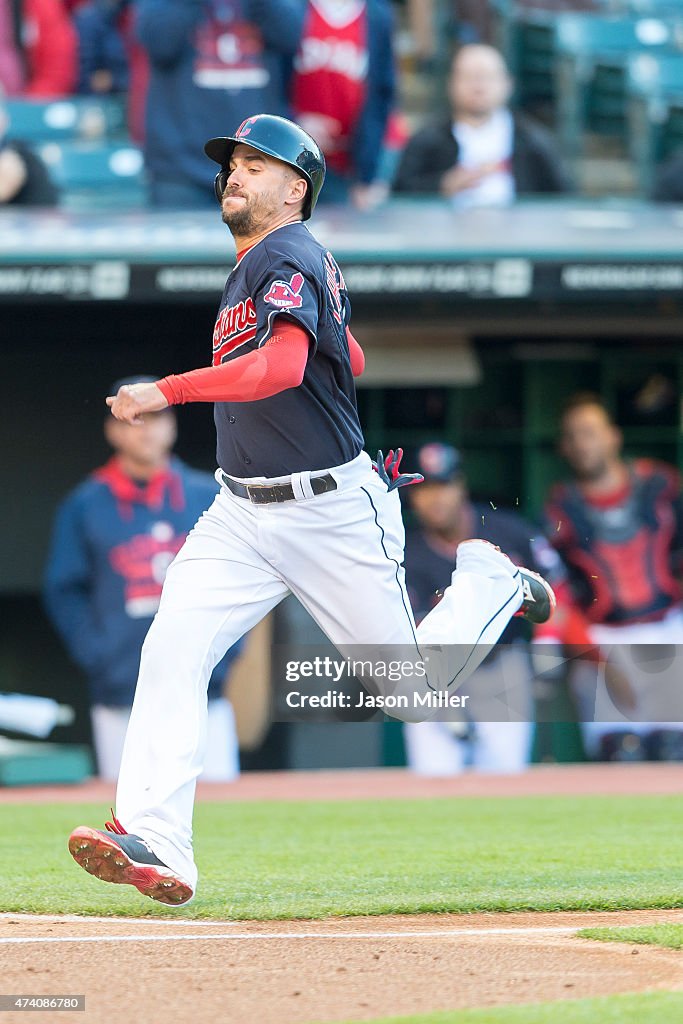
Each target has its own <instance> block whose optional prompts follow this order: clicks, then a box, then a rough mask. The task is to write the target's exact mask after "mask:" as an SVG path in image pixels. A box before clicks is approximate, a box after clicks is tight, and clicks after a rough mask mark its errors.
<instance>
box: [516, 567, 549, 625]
mask: <svg viewBox="0 0 683 1024" xmlns="http://www.w3.org/2000/svg"><path fill="white" fill-rule="evenodd" d="M518 569H519V575H520V578H521V582H522V595H523V599H522V607H521V608H520V609H519V611H518V612H517V615H519V616H520V617H521V618H523V619H526V620H527V621H528V622H533V623H534V624H535V625H540V624H541V623H542V622H547V621H548V619H549V618H550V616H551V615H552V614H553V612H554V611H555V607H556V604H557V602H556V600H555V593H554V591H553V588H552V587H551V586H550V584H549V583H548V581H547V580H544V579H543V577H542V576H541V575H540V573H537V572H532V571H531V569H525V568H524V566H522V565H520V566H518Z"/></svg>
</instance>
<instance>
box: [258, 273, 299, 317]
mask: <svg viewBox="0 0 683 1024" xmlns="http://www.w3.org/2000/svg"><path fill="white" fill-rule="evenodd" d="M303 286H304V275H303V274H292V276H291V277H290V279H289V282H287V281H273V283H272V284H271V286H270V288H269V289H268V292H267V294H266V295H265V296H264V299H263V301H264V302H268V303H270V305H271V306H277V308H278V309H300V308H301V306H302V304H303V301H304V300H303V297H302V295H301V289H302V288H303Z"/></svg>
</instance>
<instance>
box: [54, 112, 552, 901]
mask: <svg viewBox="0 0 683 1024" xmlns="http://www.w3.org/2000/svg"><path fill="white" fill-rule="evenodd" d="M205 150H206V153H207V155H208V156H209V157H210V158H211V159H212V160H215V161H216V163H217V164H218V165H219V166H220V171H219V173H218V174H217V176H216V182H215V188H216V196H217V198H218V201H219V203H220V205H221V212H222V215H223V221H224V222H225V224H226V225H227V226H228V228H229V229H230V231H231V233H232V235H233V236H234V239H235V245H236V249H237V263H236V266H235V267H234V269H233V270H232V271H231V273H230V275H229V277H228V280H227V284H226V286H225V291H224V292H223V298H222V300H221V304H220V309H219V313H218V318H217V320H216V326H215V329H214V334H213V364H212V365H211V366H210V367H206V368H202V369H198V370H193V371H191V372H190V373H181V374H178V375H172V376H169V377H165V378H164V379H163V380H159V381H157V382H156V383H147V384H134V385H129V386H126V387H122V388H121V389H120V390H119V392H118V393H117V394H116V395H114V396H111V397H109V398H107V404H108V405H109V407H110V409H111V412H112V414H113V415H114V416H115V417H116V418H117V419H120V420H123V421H124V422H126V423H132V424H134V423H139V422H141V420H142V417H143V416H144V415H145V413H152V412H156V411H158V410H160V409H164V408H166V406H167V405H174V404H182V403H183V402H214V403H215V422H216V432H217V437H218V450H217V455H218V460H217V461H218V465H219V469H218V471H217V474H216V476H217V479H218V481H219V483H220V484H221V489H220V492H219V494H218V496H217V497H216V500H215V501H214V503H213V504H212V506H211V507H210V508H209V510H208V511H207V512H205V513H204V515H202V517H201V518H200V519H199V521H198V523H197V525H196V526H195V527H194V529H193V530H192V532H191V533H190V534H189V536H188V538H187V540H186V542H185V544H184V546H183V547H182V549H181V550H180V552H179V553H178V555H177V557H176V558H175V560H174V562H173V563H172V564H171V566H170V568H169V570H168V573H167V575H166V580H165V583H164V588H163V593H162V597H161V602H160V605H159V610H158V613H157V615H156V618H155V620H154V622H153V624H152V626H151V628H150V630H149V633H148V635H147V638H146V640H145V644H144V647H143V650H142V656H141V662H140V673H139V676H138V683H137V690H136V695H135V702H134V705H133V709H132V714H131V719H130V724H129V727H128V732H127V735H126V741H125V746H124V751H123V761H122V765H121V771H120V775H119V781H118V789H117V796H116V801H117V814H118V818H117V817H114V821H113V822H108V823H107V828H106V830H99V829H93V828H89V827H87V826H81V827H79V828H77V829H75V831H74V832H73V833H72V834H71V836H70V837H69V849H70V851H71V853H72V855H73V857H74V858H75V859H76V861H77V862H78V863H79V864H80V865H81V866H82V867H83V868H85V870H86V871H88V872H90V874H93V875H96V876H97V877H98V878H101V879H102V880H103V881H107V882H117V883H128V884H131V885H134V886H135V887H136V888H137V889H138V890H139V891H140V892H141V893H143V894H144V895H146V896H150V897H151V898H152V899H155V900H159V901H160V902H162V903H167V904H171V905H179V904H181V903H186V902H187V901H188V900H190V899H191V898H192V896H193V894H194V892H195V889H196V885H197V869H196V866H195V863H194V857H193V851H192V810H193V803H194V795H195V783H196V779H197V776H198V775H199V773H200V772H201V769H202V760H203V756H204V747H205V743H206V718H207V698H206V692H207V684H208V680H209V677H210V675H211V672H212V670H213V667H214V665H215V664H216V663H217V662H218V660H219V659H220V658H221V657H222V656H223V655H224V654H225V652H226V650H228V649H229V648H230V646H231V645H232V644H234V643H235V642H236V640H237V639H238V638H239V637H241V636H242V635H243V634H244V633H246V632H247V630H249V629H251V627H252V626H254V625H255V624H256V623H257V622H258V621H259V620H260V619H261V618H263V616H265V615H266V614H267V613H268V612H269V611H270V610H271V609H272V608H273V607H274V606H275V605H277V604H278V602H280V601H281V600H282V599H283V598H284V597H285V596H287V594H289V593H293V594H295V595H296V596H297V597H298V598H299V600H300V601H301V602H302V604H303V605H304V606H305V607H306V608H307V610H308V611H309V612H310V614H311V615H312V616H313V618H314V619H315V620H316V621H317V622H318V623H319V625H320V626H321V627H322V629H323V630H324V631H325V633H326V634H327V635H328V636H329V638H330V640H331V641H332V643H333V644H335V646H336V647H337V648H338V649H339V650H340V651H342V652H343V651H344V650H345V649H346V650H348V649H349V647H350V645H373V647H372V649H373V650H374V651H377V650H384V651H390V650H392V649H395V648H397V647H400V648H401V650H402V652H403V651H412V652H414V657H415V659H416V660H418V659H419V658H420V649H421V648H422V647H424V645H429V644H434V645H453V648H454V649H456V650H458V651H462V655H461V663H460V664H459V666H458V667H457V670H456V671H455V672H452V671H450V669H449V672H448V673H447V675H448V678H437V677H434V678H425V679H422V680H420V679H417V678H416V677H415V676H412V677H411V678H410V680H409V683H410V686H411V688H412V689H415V688H416V687H418V686H420V685H421V686H422V687H423V688H424V689H425V690H437V691H442V690H444V689H446V688H447V687H448V686H453V687H455V686H459V685H460V684H461V683H462V682H463V681H464V680H465V679H466V678H467V676H468V675H469V674H470V673H471V672H472V671H474V669H475V668H476V667H477V665H478V664H479V663H480V662H481V660H482V659H483V658H484V656H485V655H486V653H487V651H488V649H489V647H490V645H491V644H493V643H495V641H496V640H497V639H498V637H499V636H500V634H501V632H502V631H503V629H504V627H505V625H506V624H507V622H508V621H509V619H510V618H511V616H512V615H514V614H515V613H518V612H519V613H521V614H525V615H526V616H527V617H529V618H531V619H532V620H533V621H537V622H539V621H544V620H546V619H547V618H548V617H549V616H550V614H551V612H552V608H553V606H554V595H553V593H552V590H551V588H550V586H549V585H548V584H547V583H546V582H545V581H544V580H543V579H542V578H541V577H540V576H537V575H536V574H534V573H531V572H529V571H528V570H526V569H523V568H518V567H517V566H515V565H513V563H512V562H511V561H510V560H509V559H508V558H507V556H506V555H504V554H503V553H502V552H501V551H499V550H498V549H497V548H496V547H494V546H493V545H491V544H488V543H486V542H485V541H479V540H472V541H467V542H465V543H463V544H461V545H460V547H459V548H458V551H457V565H456V568H455V570H454V572H453V575H452V582H451V585H450V586H449V587H448V588H447V589H446V591H445V593H444V595H443V598H442V600H441V601H440V603H439V604H438V605H437V606H436V607H435V608H434V609H433V610H432V611H431V612H430V613H429V615H427V616H426V617H425V619H424V620H423V622H422V623H421V625H420V627H419V629H416V627H415V623H414V619H413V616H412V612H411V610H410V603H409V601H408V597H407V595H406V589H405V583H404V571H403V546H404V531H403V523H402V519H401V507H400V500H399V496H398V493H397V488H398V487H399V486H401V485H402V484H406V483H412V482H414V477H413V476H410V475H407V474H406V475H404V474H401V473H400V466H399V463H400V454H401V453H400V450H399V452H398V453H397V454H396V455H393V453H392V454H391V455H390V456H389V457H388V459H387V461H386V465H385V463H384V461H383V459H382V458H378V462H377V466H376V467H375V468H376V469H377V472H373V463H372V462H371V460H370V458H369V456H368V455H367V454H366V453H365V452H364V451H363V435H362V432H361V428H360V423H359V419H358V413H357V409H356V400H355V388H354V380H353V378H354V376H358V375H359V374H361V373H362V371H363V367H364V357H363V352H362V350H361V348H360V346H359V345H358V343H357V342H356V340H355V339H354V338H353V335H352V334H351V332H350V330H349V322H350V304H349V298H348V295H347V291H346V287H345V284H344V279H343V277H342V274H341V271H340V270H339V267H338V266H337V264H336V262H335V260H334V257H333V256H332V254H331V253H330V252H328V251H327V250H326V249H325V247H324V246H322V245H321V244H320V243H319V242H318V241H316V239H315V238H314V237H313V235H312V234H311V233H310V232H309V230H308V228H307V226H306V223H305V222H306V221H307V220H308V218H309V217H310V216H311V213H312V211H313V208H314V206H315V203H316V200H317V198H318V194H319V192H320V189H321V188H322V185H323V181H324V177H325V161H324V158H323V155H322V153H321V151H320V149H319V147H318V145H317V143H316V142H315V141H314V140H313V139H312V138H311V137H310V136H309V135H308V134H306V132H304V131H303V130H302V129H301V128H300V127H299V126H298V125H296V124H294V123H292V122H291V121H287V120H285V119H283V118H280V117H275V116H272V115H269V114H261V115H258V116H255V117H250V118H248V119H247V120H246V121H244V122H243V123H242V124H241V125H240V127H239V128H238V129H237V131H236V132H235V134H234V135H233V136H230V137H228V138H216V139H211V140H210V141H209V142H207V144H206V146H205ZM401 717H406V718H408V719H410V718H415V717H418V718H419V717H424V712H419V711H418V712H415V711H407V712H403V711H401Z"/></svg>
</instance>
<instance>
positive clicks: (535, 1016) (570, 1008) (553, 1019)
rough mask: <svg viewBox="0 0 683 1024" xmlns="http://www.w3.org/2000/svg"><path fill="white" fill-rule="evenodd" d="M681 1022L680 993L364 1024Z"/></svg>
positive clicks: (385, 1019) (451, 1012)
mask: <svg viewBox="0 0 683 1024" xmlns="http://www.w3.org/2000/svg"><path fill="white" fill-rule="evenodd" d="M682 1019H683V993H681V992H641V993H639V994H638V995H625V996H605V997H601V998H599V999H569V1000H566V1001H564V1002H559V1003H532V1004H524V1005H520V1006H500V1007H495V1008H493V1009H485V1010H447V1011H446V1012H441V1013H424V1014H418V1015H417V1016H411V1017H382V1019H381V1020H373V1021H371V1022H366V1024H673V1022H674V1021H677V1020H682ZM347 1024H351V1022H347Z"/></svg>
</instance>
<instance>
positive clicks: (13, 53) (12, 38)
mask: <svg viewBox="0 0 683 1024" xmlns="http://www.w3.org/2000/svg"><path fill="white" fill-rule="evenodd" d="M16 29H17V26H16V22H15V19H14V4H13V3H12V2H11V0H0V87H2V89H3V90H4V92H5V94H6V95H7V96H17V95H18V94H19V93H20V92H21V90H22V88H23V85H24V69H23V67H22V61H21V53H20V50H19V46H18V45H17V31H16Z"/></svg>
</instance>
